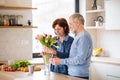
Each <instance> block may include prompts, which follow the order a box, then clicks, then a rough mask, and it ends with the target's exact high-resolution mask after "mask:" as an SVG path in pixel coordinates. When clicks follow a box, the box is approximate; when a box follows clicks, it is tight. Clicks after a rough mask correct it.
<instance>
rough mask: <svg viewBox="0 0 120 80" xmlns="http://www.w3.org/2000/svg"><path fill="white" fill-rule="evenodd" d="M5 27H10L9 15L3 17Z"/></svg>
mask: <svg viewBox="0 0 120 80" xmlns="http://www.w3.org/2000/svg"><path fill="white" fill-rule="evenodd" d="M3 25H4V26H9V15H3Z"/></svg>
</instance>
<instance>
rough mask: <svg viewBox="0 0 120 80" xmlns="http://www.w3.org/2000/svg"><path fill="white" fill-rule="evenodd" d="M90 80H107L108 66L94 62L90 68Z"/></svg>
mask: <svg viewBox="0 0 120 80" xmlns="http://www.w3.org/2000/svg"><path fill="white" fill-rule="evenodd" d="M90 80H106V65H105V64H103V63H98V62H92V63H91V66H90Z"/></svg>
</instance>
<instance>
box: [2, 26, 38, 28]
mask: <svg viewBox="0 0 120 80" xmlns="http://www.w3.org/2000/svg"><path fill="white" fill-rule="evenodd" d="M0 28H37V26H0Z"/></svg>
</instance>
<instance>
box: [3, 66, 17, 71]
mask: <svg viewBox="0 0 120 80" xmlns="http://www.w3.org/2000/svg"><path fill="white" fill-rule="evenodd" d="M3 70H4V71H8V72H14V71H16V69H14V68H11V67H6V68H4V69H3Z"/></svg>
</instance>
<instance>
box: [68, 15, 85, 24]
mask: <svg viewBox="0 0 120 80" xmlns="http://www.w3.org/2000/svg"><path fill="white" fill-rule="evenodd" d="M69 19H72V20H73V22H76V21H80V22H81V24H83V25H84V22H85V20H84V18H83V16H82V15H81V14H79V13H75V14H72V15H71V16H70V17H69Z"/></svg>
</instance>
